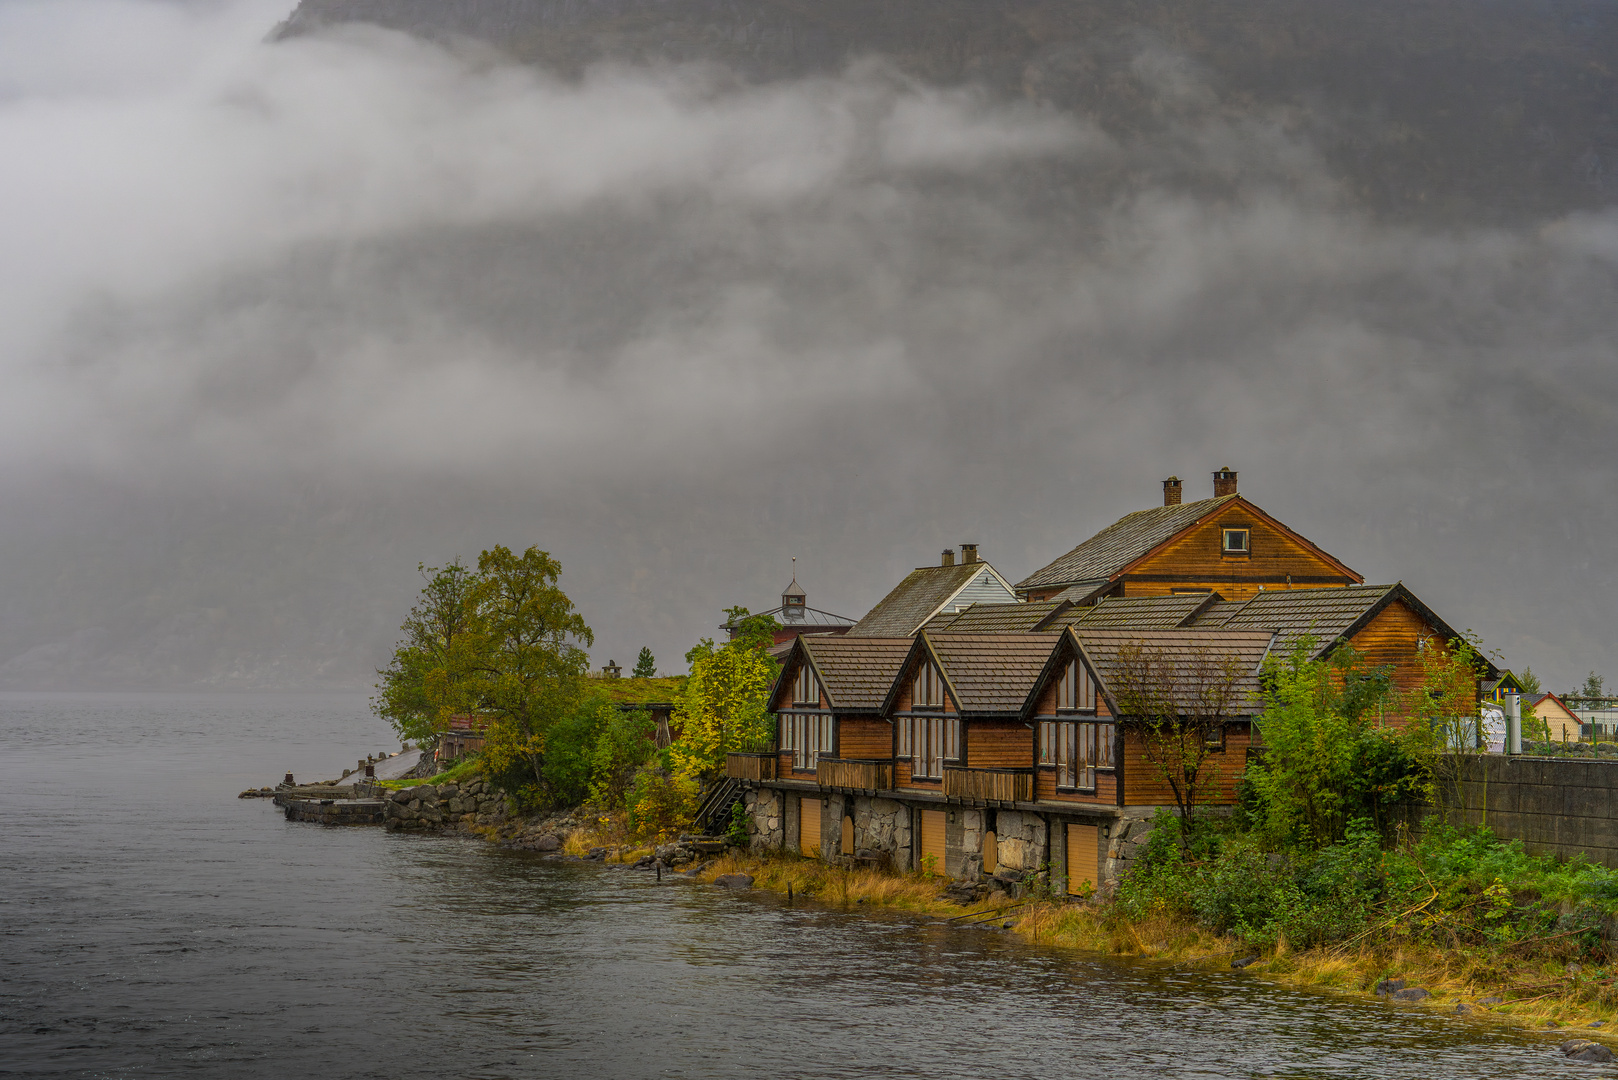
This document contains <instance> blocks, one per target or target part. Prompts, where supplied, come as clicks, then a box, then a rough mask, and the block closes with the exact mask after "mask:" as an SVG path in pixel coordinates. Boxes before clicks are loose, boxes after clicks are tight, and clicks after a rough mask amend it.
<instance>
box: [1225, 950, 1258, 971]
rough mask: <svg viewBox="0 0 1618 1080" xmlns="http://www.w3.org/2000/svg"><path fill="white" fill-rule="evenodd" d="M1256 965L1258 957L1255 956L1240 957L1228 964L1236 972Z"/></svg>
mask: <svg viewBox="0 0 1618 1080" xmlns="http://www.w3.org/2000/svg"><path fill="white" fill-rule="evenodd" d="M1256 963H1258V956H1257V955H1256V954H1255V955H1253V956H1244V957H1241V958H1240V959H1238V960H1232V961H1231V962H1230V966H1231V967H1232V968H1235V969H1236V970H1237V971H1240V970H1242V968H1244V967H1249V966H1251V965H1253V964H1256Z"/></svg>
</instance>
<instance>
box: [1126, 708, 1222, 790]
mask: <svg viewBox="0 0 1618 1080" xmlns="http://www.w3.org/2000/svg"><path fill="white" fill-rule="evenodd" d="M1251 744H1252V729H1251V727H1250V726H1249V725H1248V724H1247V723H1245V722H1241V723H1232V724H1228V725H1226V727H1225V748H1224V750H1221V751H1215V752H1214V753H1211V754H1209V755H1208V757H1207V760H1206V761H1204V762H1203V766H1202V768H1203V773H1202V775H1201V776H1200V777H1199V778H1198V781H1197V788H1198V791H1199V795H1198V797H1197V801H1198V802H1199V803H1205V804H1209V803H1211V804H1229V803H1233V802H1235V801H1236V780H1237V778H1238V777H1240V776H1241V775H1242V773H1243V772H1244V771H1245V770H1246V769H1247V748H1248V746H1250V745H1251ZM1124 768H1125V770H1126V771H1127V773H1128V775H1129V787H1128V789H1127V790H1126V791H1125V792H1124V802H1125V803H1126V804H1127V805H1129V806H1173V805H1174V791H1173V789H1172V788H1170V787H1169V782H1168V781H1167V780H1165V779H1164V778H1163V775H1162V773H1160V772H1159V771H1158V769H1157V766H1156V765H1153V764H1151V763H1150V762H1149V761H1147V760H1146V747H1145V744H1144V743H1143V742H1142V740H1141V737H1140V735H1139V734H1138V733H1135V732H1126V733H1125V735H1124Z"/></svg>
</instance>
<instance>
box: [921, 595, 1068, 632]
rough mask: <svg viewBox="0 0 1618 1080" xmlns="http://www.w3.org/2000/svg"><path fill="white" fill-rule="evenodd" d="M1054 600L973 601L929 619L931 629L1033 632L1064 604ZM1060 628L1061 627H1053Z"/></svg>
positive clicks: (928, 625) (932, 630) (927, 627)
mask: <svg viewBox="0 0 1618 1080" xmlns="http://www.w3.org/2000/svg"><path fill="white" fill-rule="evenodd" d="M1061 606H1062V605H1061V604H1059V603H1058V602H1057V601H1055V600H1040V601H1037V602H1035V603H1032V604H973V605H972V606H971V607H969V608H967V609H966V610H964V611H953V612H952V611H946V612H944V613H943V614H941V615H935V616H934V617H933V618H932V619H931V620H929V621H928V623H927V626H926V629H927V630H928V631H929V632H935V631H939V630H955V631H959V632H962V633H973V634H1006V633H1023V634H1028V633H1034V632H1036V631H1039V630H1044V629H1045V627H1043V626H1041V625H1040V623H1042V622H1044V621H1045V619H1046V618H1047V617H1048V616H1050V615H1051V614H1052V613H1054V612H1055V611H1056V609H1057V608H1059V607H1061ZM1052 629H1055V630H1060V629H1061V627H1060V626H1057V627H1052Z"/></svg>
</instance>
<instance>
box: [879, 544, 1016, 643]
mask: <svg viewBox="0 0 1618 1080" xmlns="http://www.w3.org/2000/svg"><path fill="white" fill-rule="evenodd" d="M1016 599H1017V594H1016V593H1015V592H1014V591H1013V590H1012V588H1011V583H1010V582H1008V581H1007V580H1006V579H1005V578H1004V577H1002V576H1001V575H1000V571H998V570H996V569H995V568H994V567H992V566H990V565H989V564H988V563H986V562H984V561H982V560H981V559H979V558H978V546H977V545H976V544H962V545H961V561H960V562H956V561H955V551H954V549H952V548H946V549H945V550H944V554H943V556H942V558H941V559H940V560H939V564H938V565H937V566H918V567H917V568H916V569H914V570H912V571H911V572H910V573H909V574H907V575H906V576H905V579H904V580H903V581H901V582H900V583H899V584H898V585H896V586H894V588H893V591H891V592H889V593H888V595H886V596H884V597H883V598H882V599H881V600H880V601H878V602H877V605H876V606H875V607H873V608H872V609H871V610H870V611H868V612H866V613H865V616H864V618H862V619H860V621H859V622H857V623H855V624H854V628H853V629H852V630H850V631H849V634H850V635H851V636H854V637H909V636H910V635H911V634H914V633H915V632H916V631H918V630H920V629H921V628H922V627H923V626H925V625H927V622H928V620H930V619H932V618H934V617H935V616H938V615H940V614H954V613H956V612H959V611H964V610H965V609H966V608H969V607H971V606H972V605H974V604H1005V603H1012V602H1015V601H1016Z"/></svg>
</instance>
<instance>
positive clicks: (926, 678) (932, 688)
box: [910, 664, 944, 709]
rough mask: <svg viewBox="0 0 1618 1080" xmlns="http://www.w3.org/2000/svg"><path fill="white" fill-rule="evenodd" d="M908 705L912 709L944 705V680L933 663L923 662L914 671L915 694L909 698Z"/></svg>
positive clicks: (940, 707) (938, 707) (933, 707)
mask: <svg viewBox="0 0 1618 1080" xmlns="http://www.w3.org/2000/svg"><path fill="white" fill-rule="evenodd" d="M910 707H911V708H912V709H942V708H943V707H944V680H943V678H942V677H941V676H940V675H939V674H938V669H937V668H936V667H934V666H933V665H931V664H923V665H921V670H920V671H918V672H916V686H915V694H914V696H913V697H912V698H911V702H910Z"/></svg>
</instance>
